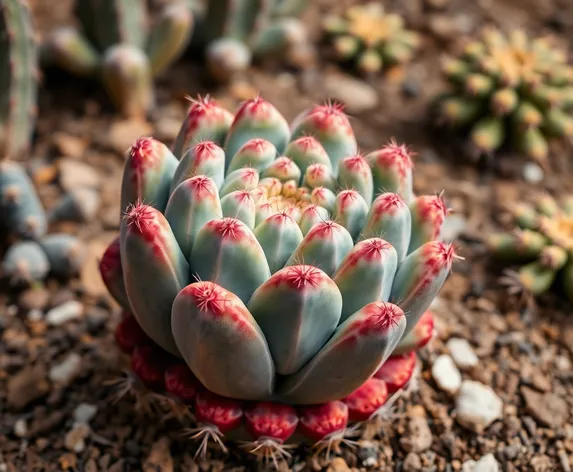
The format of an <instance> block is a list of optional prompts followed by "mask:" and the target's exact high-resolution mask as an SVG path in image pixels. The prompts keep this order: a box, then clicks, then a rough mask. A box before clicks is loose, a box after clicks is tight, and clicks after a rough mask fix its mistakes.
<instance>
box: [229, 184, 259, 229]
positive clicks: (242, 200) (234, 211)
mask: <svg viewBox="0 0 573 472" xmlns="http://www.w3.org/2000/svg"><path fill="white" fill-rule="evenodd" d="M221 207H222V208H223V216H225V217H228V218H235V219H237V220H240V221H242V222H243V223H245V224H246V225H247V226H248V227H249V229H251V230H252V229H253V228H254V227H255V213H256V206H255V199H254V198H253V197H252V196H251V194H250V193H249V192H248V191H247V190H235V191H234V192H231V193H228V194H227V195H225V196H224V197H223V198H222V199H221Z"/></svg>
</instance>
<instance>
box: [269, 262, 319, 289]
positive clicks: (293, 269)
mask: <svg viewBox="0 0 573 472" xmlns="http://www.w3.org/2000/svg"><path fill="white" fill-rule="evenodd" d="M327 279H329V277H328V275H326V274H325V273H324V272H323V271H322V270H320V269H319V268H318V267H314V266H310V265H305V264H300V265H294V266H289V267H285V268H284V269H281V270H279V271H278V272H276V273H275V274H273V275H272V276H271V278H270V279H269V280H268V281H267V282H265V285H267V284H268V285H270V286H279V285H282V284H285V285H288V286H289V287H291V288H294V289H296V290H301V291H302V290H305V289H307V288H317V287H318V286H319V285H320V284H321V283H322V282H324V281H325V280H327Z"/></svg>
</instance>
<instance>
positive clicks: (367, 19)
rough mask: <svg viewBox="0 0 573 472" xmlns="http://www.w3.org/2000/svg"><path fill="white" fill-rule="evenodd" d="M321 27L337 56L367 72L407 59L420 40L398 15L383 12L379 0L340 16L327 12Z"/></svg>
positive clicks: (351, 8)
mask: <svg viewBox="0 0 573 472" xmlns="http://www.w3.org/2000/svg"><path fill="white" fill-rule="evenodd" d="M323 29H324V32H325V34H326V37H327V39H328V41H329V42H330V43H331V44H332V49H333V51H334V54H335V56H336V58H337V59H338V60H339V61H341V62H351V63H353V64H354V66H355V67H356V68H357V69H358V71H359V72H361V73H362V74H366V75H370V74H376V73H379V72H380V71H382V69H383V68H385V67H388V66H392V65H396V64H403V63H405V62H408V61H410V59H411V58H412V56H413V55H414V53H415V51H416V49H417V48H418V46H419V42H420V39H419V37H418V35H417V34H416V33H415V32H413V31H409V30H407V29H405V28H404V20H403V18H402V17H401V16H400V15H398V14H394V13H387V12H385V11H384V8H383V6H382V4H380V3H368V4H365V5H354V6H352V7H350V8H348V9H347V10H346V11H345V13H344V16H343V17H340V16H336V15H331V16H328V17H327V18H326V19H325V20H324V22H323Z"/></svg>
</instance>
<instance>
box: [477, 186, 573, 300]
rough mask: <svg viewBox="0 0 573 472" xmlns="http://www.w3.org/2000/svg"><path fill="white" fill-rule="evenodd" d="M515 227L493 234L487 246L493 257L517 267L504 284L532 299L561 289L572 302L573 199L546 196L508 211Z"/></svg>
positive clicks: (571, 196)
mask: <svg viewBox="0 0 573 472" xmlns="http://www.w3.org/2000/svg"><path fill="white" fill-rule="evenodd" d="M512 216H513V221H514V224H515V227H514V228H513V230H512V231H511V232H507V233H499V234H494V235H492V236H490V237H489V239H488V246H489V248H490V250H491V251H492V254H493V255H494V257H496V258H497V259H498V260H500V261H504V262H505V263H510V264H519V265H521V267H520V268H519V269H518V271H517V272H510V273H509V274H510V277H509V279H508V282H510V285H511V286H512V288H514V289H521V290H524V291H525V292H526V293H528V294H531V295H533V296H538V295H541V294H544V293H546V292H548V291H550V290H551V289H552V288H554V287H556V286H561V287H562V288H563V291H564V293H565V295H566V296H567V297H568V298H569V299H570V300H572V301H573V195H570V196H567V197H564V198H563V199H562V201H557V200H555V199H554V198H553V197H551V196H549V195H545V196H543V197H539V198H537V199H536V200H535V201H534V202H533V204H529V203H521V204H520V205H518V206H517V207H515V208H513V211H512Z"/></svg>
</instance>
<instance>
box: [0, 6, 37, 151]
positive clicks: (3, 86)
mask: <svg viewBox="0 0 573 472" xmlns="http://www.w3.org/2000/svg"><path fill="white" fill-rule="evenodd" d="M36 69H37V51H36V43H35V38H34V32H33V26H32V21H31V18H30V12H29V11H28V4H27V2H26V1H25V0H0V159H2V158H4V157H6V156H11V155H15V154H17V153H19V152H21V151H24V150H25V149H26V148H27V147H28V144H29V140H30V137H31V135H32V131H33V128H34V122H35V118H36V94H37V75H38V74H37V70H36Z"/></svg>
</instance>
